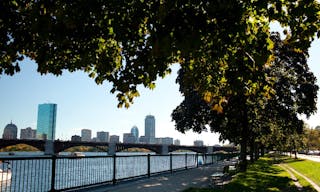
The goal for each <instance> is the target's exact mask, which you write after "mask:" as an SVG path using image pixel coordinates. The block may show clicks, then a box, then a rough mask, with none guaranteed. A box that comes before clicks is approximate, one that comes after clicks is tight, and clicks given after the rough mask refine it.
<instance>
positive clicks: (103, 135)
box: [97, 131, 109, 142]
mask: <svg viewBox="0 0 320 192" xmlns="http://www.w3.org/2000/svg"><path fill="white" fill-rule="evenodd" d="M97 140H98V141H99V142H109V132H105V131H99V132H97Z"/></svg>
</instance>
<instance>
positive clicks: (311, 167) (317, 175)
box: [285, 159, 320, 185]
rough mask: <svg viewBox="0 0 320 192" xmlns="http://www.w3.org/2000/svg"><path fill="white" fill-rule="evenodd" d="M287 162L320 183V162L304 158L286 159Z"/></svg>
mask: <svg viewBox="0 0 320 192" xmlns="http://www.w3.org/2000/svg"><path fill="white" fill-rule="evenodd" d="M285 162H286V163H287V164H288V165H289V166H290V167H292V168H294V169H295V170H297V171H298V172H300V173H301V174H303V175H305V176H306V177H308V178H309V179H311V180H312V181H313V182H315V183H316V184H317V185H320V163H319V162H314V161H310V160H303V159H286V160H285Z"/></svg>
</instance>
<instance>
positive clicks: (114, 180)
mask: <svg viewBox="0 0 320 192" xmlns="http://www.w3.org/2000/svg"><path fill="white" fill-rule="evenodd" d="M116 158H117V156H116V154H113V179H112V184H113V185H115V184H116V182H117V178H116V174H117V171H116V168H117V166H116V163H117V159H116Z"/></svg>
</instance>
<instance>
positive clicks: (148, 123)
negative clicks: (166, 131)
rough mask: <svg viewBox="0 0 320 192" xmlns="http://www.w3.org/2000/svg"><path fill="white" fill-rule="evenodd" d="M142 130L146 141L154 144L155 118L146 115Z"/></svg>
mask: <svg viewBox="0 0 320 192" xmlns="http://www.w3.org/2000/svg"><path fill="white" fill-rule="evenodd" d="M144 131H145V132H144V133H145V136H146V139H147V143H150V144H154V143H155V142H156V120H155V118H154V116H152V115H147V116H146V118H145V120H144Z"/></svg>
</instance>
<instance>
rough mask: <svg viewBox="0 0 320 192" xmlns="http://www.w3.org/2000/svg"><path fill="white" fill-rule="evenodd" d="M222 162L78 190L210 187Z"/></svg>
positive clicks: (116, 191) (165, 191) (166, 190)
mask: <svg viewBox="0 0 320 192" xmlns="http://www.w3.org/2000/svg"><path fill="white" fill-rule="evenodd" d="M220 167H221V164H220V165H218V164H215V165H210V166H204V167H199V168H194V169H189V170H185V171H179V172H174V173H173V174H170V173H168V174H165V175H160V176H153V177H150V178H145V179H140V180H135V181H129V182H124V183H119V184H116V185H113V186H110V185H108V186H99V187H95V188H87V189H82V190H78V191H79V192H88V191H90V192H106V191H110V192H111V191H112V192H127V191H143V192H153V191H155V192H157V191H159V192H160V191H161V192H174V191H182V190H185V189H188V188H190V187H198V188H199V187H200V188H202V187H210V175H212V174H213V173H214V172H216V170H217V169H219V168H220Z"/></svg>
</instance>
